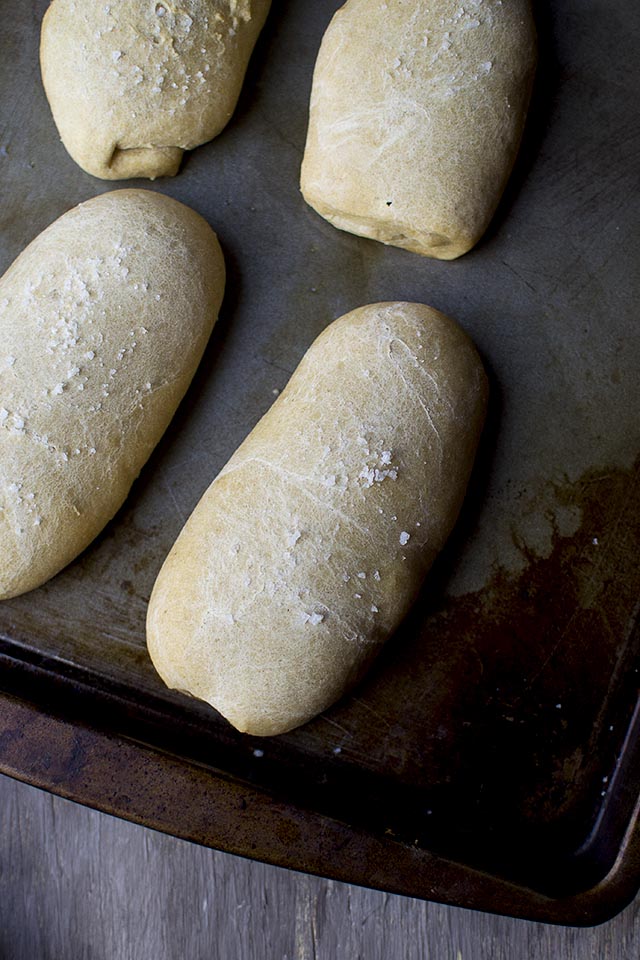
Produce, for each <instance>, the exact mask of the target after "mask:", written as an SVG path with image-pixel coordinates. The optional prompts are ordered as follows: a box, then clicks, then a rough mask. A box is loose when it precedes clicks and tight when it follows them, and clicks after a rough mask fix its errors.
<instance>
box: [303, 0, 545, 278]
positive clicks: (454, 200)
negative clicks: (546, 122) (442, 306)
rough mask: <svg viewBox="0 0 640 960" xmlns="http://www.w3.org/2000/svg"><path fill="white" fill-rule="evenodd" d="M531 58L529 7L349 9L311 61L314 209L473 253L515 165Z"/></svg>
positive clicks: (499, 2)
mask: <svg viewBox="0 0 640 960" xmlns="http://www.w3.org/2000/svg"><path fill="white" fill-rule="evenodd" d="M535 51H536V41H535V28H534V24H533V20H532V16H531V10H530V6H529V0H504V2H503V0H468V2H464V3H461V2H460V0H430V2H429V3H424V2H422V0H348V2H347V3H345V5H344V6H343V7H342V8H341V9H340V10H339V11H338V12H337V13H336V15H335V16H334V18H333V20H332V21H331V24H330V25H329V28H328V30H327V32H326V33H325V36H324V39H323V41H322V46H321V48H320V53H319V55H318V60H317V63H316V68H315V73H314V78H313V88H312V93H311V113H310V119H309V131H308V135H307V144H306V148H305V154H304V160H303V164H302V180H301V186H302V193H303V195H304V197H305V199H306V201H307V203H309V204H310V205H311V206H312V207H314V209H315V210H317V212H318V213H319V214H321V215H322V216H323V217H325V218H326V219H327V220H329V221H330V222H331V223H333V224H334V225H335V226H336V227H339V228H340V229H341V230H348V231H350V232H351V233H356V234H359V235H361V236H364V237H371V238H372V239H373V240H380V241H382V243H387V244H392V245H393V246H397V247H404V248H405V249H407V250H413V251H414V252H415V253H421V254H423V255H425V256H428V257H438V258H439V259H441V260H452V259H454V258H455V257H459V256H460V255H461V254H463V253H466V252H467V251H468V250H470V249H471V247H473V245H474V244H475V243H477V241H478V240H479V239H480V237H481V236H482V234H483V233H484V231H485V229H486V228H487V226H488V224H489V221H490V220H491V217H492V216H493V213H494V212H495V209H496V206H497V205H498V201H499V199H500V196H501V195H502V192H503V190H504V187H505V184H506V181H507V178H508V176H509V173H510V171H511V168H512V166H513V162H514V160H515V157H516V153H517V150H518V146H519V143H520V139H521V135H522V130H523V127H524V121H525V115H526V111H527V107H528V104H529V97H530V93H531V87H532V82H533V75H534V69H535V60H536V52H535Z"/></svg>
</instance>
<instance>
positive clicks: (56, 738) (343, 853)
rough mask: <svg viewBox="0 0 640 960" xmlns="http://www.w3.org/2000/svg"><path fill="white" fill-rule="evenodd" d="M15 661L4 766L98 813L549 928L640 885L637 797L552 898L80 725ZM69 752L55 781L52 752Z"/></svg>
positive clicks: (623, 900) (587, 915) (1, 725)
mask: <svg viewBox="0 0 640 960" xmlns="http://www.w3.org/2000/svg"><path fill="white" fill-rule="evenodd" d="M3 659H4V660H8V659H9V658H8V657H6V655H5V656H4V657H3ZM11 666H12V668H13V669H12V671H11V672H10V674H9V677H10V678H11V677H13V680H14V682H13V683H11V680H10V682H9V683H7V682H6V680H3V683H4V689H2V690H0V773H2V774H5V775H7V776H9V777H12V778H13V779H16V780H20V781H22V782H24V783H27V784H29V785H30V786H34V787H37V788H39V789H43V790H46V791H48V792H50V793H53V794H55V795H57V796H60V797H63V798H64V799H67V800H71V801H74V802H76V803H80V804H82V805H84V806H88V807H91V808H93V809H96V810H99V811H101V812H103V813H107V814H110V815H112V816H116V817H119V818H121V819H124V820H128V821H131V822H133V823H137V824H139V825H141V826H144V827H148V828H150V829H154V830H157V831H159V832H162V833H166V834H169V835H171V836H174V837H177V838H179V839H183V840H187V841H190V842H194V843H198V844H200V845H202V846H206V847H210V848H213V849H216V850H220V851H223V852H225V853H230V854H234V855H236V856H242V857H245V858H247V859H252V860H258V861H261V862H264V863H268V864H271V865H274V866H279V867H284V868H287V869H292V870H296V871H299V872H304V873H308V874H313V875H315V876H320V877H325V878H330V879H333V880H339V881H341V882H345V883H352V884H356V885H358V886H363V887H369V888H372V889H378V890H384V891H386V892H390V893H394V894H399V895H402V896H408V897H413V898H416V899H421V900H429V901H433V902H437V903H443V904H447V905H450V906H456V907H462V908H466V909H473V910H480V911H484V912H487V913H493V914H498V915H503V916H509V917H514V918H518V919H524V920H531V921H541V922H544V923H549V924H558V925H564V926H575V927H593V926H597V925H599V924H602V923H605V922H607V921H608V920H611V919H612V918H613V917H615V916H616V915H617V914H618V913H619V912H620V911H622V910H623V909H624V908H625V907H626V906H628V904H629V903H630V902H631V901H632V900H633V899H634V897H635V896H636V894H637V892H638V888H639V887H640V796H638V797H637V798H636V799H635V803H634V806H633V810H632V813H631V816H630V818H629V821H628V824H627V827H626V831H625V834H624V837H623V841H622V843H621V844H620V847H619V850H618V854H617V857H616V859H615V862H614V863H613V865H612V866H611V868H610V870H609V871H608V873H607V874H606V875H605V876H604V877H602V878H601V879H600V880H599V881H597V882H596V883H595V884H594V885H593V886H591V887H590V888H588V889H586V890H584V891H581V892H579V893H574V894H568V895H566V896H559V897H557V898H552V897H549V896H546V895H544V894H542V893H539V892H537V891H535V890H533V889H531V888H528V887H525V886H521V885H518V884H517V883H514V882H511V881H508V880H505V879H502V878H500V877H497V876H494V875H492V874H490V873H488V872H485V871H482V870H480V869H477V868H475V867H472V866H470V865H465V864H461V863H458V862H454V861H452V860H449V859H447V858H446V857H443V856H440V855H438V854H436V853H434V852H431V851H428V850H426V849H424V848H421V847H416V846H413V845H411V844H407V843H406V842H402V841H401V840H398V839H396V838H394V837H391V836H389V837H387V836H376V835H374V834H373V833H371V832H368V831H367V830H366V829H364V828H361V827H355V826H352V825H349V824H347V823H344V822H342V821H340V820H338V819H336V818H333V817H331V816H329V815H327V814H325V813H323V812H321V811H317V810H310V809H307V808H305V809H302V808H299V807H297V806H296V805H295V804H292V803H287V802H286V801H283V800H281V799H278V798H276V797H274V796H273V795H271V794H270V793H269V792H268V791H267V790H265V789H261V788H260V786H259V785H257V784H255V783H247V782H246V781H241V780H239V779H238V778H236V777H234V776H233V774H228V773H227V774H225V772H224V771H222V770H216V769H215V768H213V767H211V766H205V765H204V764H199V763H197V762H196V761H194V760H191V759H188V758H186V757H182V756H179V755H176V754H173V753H169V752H166V751H163V750H162V748H161V747H158V746H155V745H152V744H150V743H147V742H146V741H145V740H143V739H140V740H137V739H134V738H132V737H131V736H128V735H126V734H124V733H122V731H119V730H116V729H113V728H112V726H110V725H109V724H108V723H98V724H96V723H95V722H92V723H90V724H89V723H87V722H85V720H84V718H82V719H80V720H78V718H77V716H75V715H74V714H75V713H77V715H78V716H82V710H81V709H79V704H78V701H79V697H78V694H77V692H76V691H74V689H73V686H72V685H71V684H70V683H69V682H68V681H67V682H65V680H64V678H63V677H62V675H61V674H60V675H57V676H55V675H53V674H52V673H51V672H50V671H46V670H43V671H40V674H41V675H40V677H39V680H40V684H41V683H42V681H43V679H44V683H45V688H46V685H47V684H48V683H49V684H51V686H52V688H53V686H54V685H55V683H56V681H62V682H63V687H64V701H65V705H64V707H63V708H61V707H60V704H59V702H56V699H57V698H56V697H55V696H53V697H52V698H49V697H48V696H47V695H46V694H44V696H43V695H42V689H41V688H40V686H38V685H36V689H37V690H39V692H40V696H39V697H34V696H33V694H32V693H31V692H25V690H29V683H30V681H31V680H32V679H33V670H32V669H30V668H29V666H28V665H27V664H25V663H24V662H21V661H20V660H19V659H17V658H15V659H13V658H12V662H11ZM16 678H17V682H15V681H16ZM100 697H101V695H100V693H99V691H98V699H100ZM105 699H106V698H105ZM74 708H75V709H74ZM69 755H70V756H71V762H70V764H69V765H68V767H65V769H64V771H63V775H62V776H61V775H60V770H59V768H58V770H56V765H55V761H54V762H53V763H52V762H51V758H52V757H54V758H55V757H58V756H62V757H64V756H69ZM114 770H117V777H116V776H115V773H114ZM150 786H152V789H150ZM212 811H213V812H214V813H215V815H214V816H212Z"/></svg>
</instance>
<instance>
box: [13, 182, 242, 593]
mask: <svg viewBox="0 0 640 960" xmlns="http://www.w3.org/2000/svg"><path fill="white" fill-rule="evenodd" d="M223 288H224V262H223V258H222V253H221V251H220V246H219V244H218V241H217V239H216V236H215V234H214V233H213V231H212V230H211V228H210V227H209V226H208V224H207V223H205V221H204V220H203V219H202V218H201V217H200V216H198V214H197V213H194V211H193V210H190V209H189V208H188V207H185V206H183V205H182V204H181V203H178V202H177V201H175V200H170V199H169V198H168V197H163V196H161V195H160V194H156V193H151V192H149V191H146V190H119V191H116V192H114V193H107V194H104V195H103V196H100V197H96V198H95V199H94V200H90V201H89V202H88V203H83V204H80V206H78V207H75V208H74V209H73V210H70V211H69V212H68V213H66V214H65V215H64V216H62V217H61V218H60V219H59V220H56V222H55V223H53V224H52V225H51V226H50V227H49V228H48V229H47V230H45V231H44V233H41V234H40V236H39V237H37V238H36V239H35V240H34V241H33V243H31V244H30V245H29V246H28V247H27V248H26V250H24V251H23V253H21V254H20V256H19V257H18V258H17V260H16V261H15V262H14V263H13V264H12V266H11V267H10V268H9V270H8V271H7V272H6V273H5V275H4V276H3V277H2V279H0V344H1V348H0V349H1V351H2V352H1V353H0V599H5V598H7V597H11V596H15V595H17V594H19V593H24V592H25V591H26V590H31V589H32V588H33V587H37V586H39V585H40V584H42V583H44V581H45V580H48V579H49V578H50V577H52V576H53V575H54V574H55V573H57V572H58V571H59V570H61V569H62V568H63V567H64V566H66V564H68V563H69V562H70V561H71V560H72V559H73V558H74V557H76V556H77V555H78V554H79V553H80V552H81V551H82V550H83V549H84V548H85V547H86V546H87V545H88V544H89V543H90V542H91V540H92V539H93V538H94V537H95V536H96V535H97V534H98V533H99V532H100V530H101V529H102V528H103V527H104V525H105V524H106V523H107V521H108V520H109V519H110V518H111V517H112V516H113V515H114V513H115V512H116V511H117V510H118V508H119V507H120V505H121V504H122V502H123V501H124V499H125V497H126V496H127V493H128V492H129V488H130V486H131V484H132V482H133V481H134V479H135V477H136V476H137V475H138V473H139V471H140V469H141V468H142V466H143V464H144V462H145V461H146V459H147V458H148V456H149V454H150V453H151V451H152V449H153V447H154V446H155V444H156V443H157V442H158V440H159V439H160V437H161V436H162V433H163V431H164V430H165V428H166V427H167V425H168V423H169V421H170V419H171V417H172V416H173V413H174V411H175V409H176V407H177V406H178V404H179V402H180V400H181V398H182V396H183V394H184V393H185V391H186V389H187V386H188V385H189V382H190V380H191V378H192V376H193V373H194V371H195V369H196V366H197V364H198V362H199V360H200V357H201V355H202V352H203V350H204V348H205V345H206V343H207V339H208V337H209V334H210V332H211V329H212V327H213V324H214V322H215V319H216V316H217V312H218V308H219V305H220V301H221V299H222V293H223Z"/></svg>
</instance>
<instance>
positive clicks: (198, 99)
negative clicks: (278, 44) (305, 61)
mask: <svg viewBox="0 0 640 960" xmlns="http://www.w3.org/2000/svg"><path fill="white" fill-rule="evenodd" d="M270 4H271V0H180V2H174V0H162V2H156V0H109V2H108V3H106V2H105V3H103V2H97V0H95V2H87V0H53V2H52V3H51V5H50V7H49V9H48V10H47V12H46V14H45V17H44V20H43V22H42V36H41V44H40V63H41V67H42V79H43V83H44V88H45V91H46V94H47V97H48V99H49V103H50V105H51V110H52V112H53V117H54V120H55V122H56V125H57V127H58V131H59V133H60V136H61V138H62V142H63V143H64V145H65V147H66V148H67V150H68V151H69V153H70V154H71V156H72V157H73V159H74V160H75V161H76V163H78V164H79V165H80V166H81V167H82V169H83V170H86V172H87V173H90V174H93V176H95V177H100V178H102V179H103V180H122V179H126V178H128V177H148V178H150V179H153V178H155V177H161V176H173V175H174V174H175V173H177V172H178V168H179V166H180V161H181V159H182V154H183V151H184V150H192V149H193V148H194V147H197V146H198V145H199V144H201V143H206V142H207V141H208V140H211V139H213V137H215V136H217V135H218V134H219V133H220V131H221V130H222V129H223V127H224V126H225V125H226V124H227V122H228V120H229V119H230V117H231V115H232V113H233V111H234V109H235V106H236V102H237V100H238V96H239V94H240V89H241V87H242V82H243V79H244V74H245V71H246V68H247V63H248V61H249V57H250V56H251V51H252V50H253V46H254V44H255V42H256V39H257V37H258V34H259V33H260V30H261V28H262V26H263V24H264V21H265V19H266V17H267V13H268V11H269V7H270Z"/></svg>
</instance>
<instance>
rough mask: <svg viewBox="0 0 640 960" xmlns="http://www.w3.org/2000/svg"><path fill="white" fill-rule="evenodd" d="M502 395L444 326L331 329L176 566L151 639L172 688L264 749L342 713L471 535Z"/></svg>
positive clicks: (155, 600) (150, 626)
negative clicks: (464, 510)
mask: <svg viewBox="0 0 640 960" xmlns="http://www.w3.org/2000/svg"><path fill="white" fill-rule="evenodd" d="M486 392H487V384H486V378H485V374H484V371H483V368H482V364H481V362H480V360H479V358H478V355H477V353H476V351H475V349H474V347H473V345H472V344H471V342H470V341H469V340H468V338H467V337H466V335H465V334H464V333H463V332H462V330H460V328H459V327H458V326H457V325H456V324H455V323H454V322H453V321H452V320H448V319H447V318H446V317H444V316H443V315H442V314H440V313H438V312H437V311H436V310H432V309H430V308H429V307H426V306H423V305H421V304H417V303H378V304H374V305H372V306H366V307H361V308H360V309H358V310H354V311H353V312H352V313H348V314H347V315H346V316H344V317H341V318H340V319H339V320H336V321H335V322H334V323H332V324H331V325H330V326H329V327H328V328H327V329H326V330H325V332H324V333H322V334H321V336H320V337H318V339H317V340H316V341H315V343H314V344H313V345H312V346H311V348H310V350H309V351H308V353H307V354H306V356H305V357H304V358H303V360H302V362H301V363H300V365H299V367H298V369H297V370H296V372H295V373H294V374H293V376H292V378H291V380H290V382H289V385H288V386H287V388H286V389H285V390H284V391H283V393H282V395H281V396H280V397H279V398H278V400H276V402H275V403H274V405H273V406H272V408H271V409H270V410H269V412H268V413H267V414H266V415H265V416H264V417H263V418H262V420H261V421H260V422H259V423H258V425H257V426H256V427H255V429H254V430H253V431H252V432H251V433H250V434H249V436H248V437H247V439H246V440H245V441H244V443H243V444H242V445H241V446H240V447H239V449H238V450H237V451H236V453H235V454H234V455H233V457H232V458H231V460H230V461H229V462H228V463H227V465H226V466H225V467H224V469H223V470H222V472H221V473H220V474H219V475H218V477H217V478H216V479H215V480H214V482H213V483H212V485H211V486H210V487H209V489H208V490H207V492H206V493H205V494H204V496H203V497H202V499H201V500H200V503H199V504H198V505H197V507H196V509H195V510H194V512H193V514H192V515H191V517H190V518H189V520H188V521H187V524H186V526H185V527H184V529H183V531H182V533H181V534H180V536H179V537H178V540H177V542H176V544H175V545H174V547H173V549H172V551H171V552H170V554H169V556H168V558H167V560H166V561H165V564H164V566H163V567H162V570H161V572H160V575H159V577H158V579H157V582H156V584H155V587H154V590H153V594H152V597H151V601H150V605H149V612H148V620H147V637H148V646H149V652H150V654H151V658H152V660H153V662H154V664H155V666H156V669H157V670H158V672H159V673H160V676H161V677H162V678H163V679H164V681H165V683H167V684H168V685H169V686H170V687H173V688H177V689H179V690H183V691H187V692H189V693H190V694H192V695H193V696H195V697H200V698H201V699H203V700H206V701H207V702H208V703H210V704H211V705H212V706H214V707H215V708H216V709H217V710H219V711H220V712H221V713H222V714H223V715H224V716H225V717H226V718H227V719H228V720H230V721H231V723H232V724H233V725H234V726H235V727H237V729H238V730H241V731H246V732H247V733H252V734H259V735H269V734H278V733H283V732H284V731H286V730H290V729H291V728H293V727H296V726H298V725H299V724H302V723H304V722H305V721H307V720H309V719H310V718H311V717H313V716H315V715H316V714H317V713H319V712H321V711H322V710H324V709H325V708H326V707H328V706H329V705H330V704H332V703H333V702H334V701H335V700H337V699H338V698H339V697H340V696H341V695H342V694H343V693H344V692H345V690H347V689H348V688H349V687H350V686H351V685H352V684H353V683H354V682H355V681H356V680H357V679H358V678H359V677H360V676H361V675H362V673H363V672H364V670H365V669H366V667H367V665H368V664H369V663H370V662H371V660H372V659H373V657H374V656H375V654H376V653H377V652H378V650H379V649H380V647H381V645H382V644H383V642H384V641H385V640H386V639H387V637H388V636H389V635H390V634H391V633H393V631H394V630H395V629H396V627H397V626H398V624H399V623H400V621H401V620H402V618H403V617H404V616H405V614H406V613H407V611H408V609H409V607H410V605H411V603H412V601H413V599H414V597H415V595H416V592H417V591H418V589H419V587H420V585H421V583H422V581H423V578H424V576H425V574H426V572H427V570H428V569H429V567H430V566H431V563H432V561H433V559H434V557H435V556H436V554H437V553H438V551H439V550H440V548H441V547H442V545H443V544H444V542H445V540H446V538H447V536H448V534H449V532H450V530H451V527H452V526H453V524H454V522H455V519H456V516H457V514H458V510H459V508H460V505H461V502H462V499H463V496H464V491H465V487H466V484H467V481H468V478H469V474H470V471H471V467H472V463H473V458H474V453H475V449H476V445H477V442H478V437H479V433H480V430H481V426H482V422H483V418H484V410H485V401H486Z"/></svg>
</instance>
